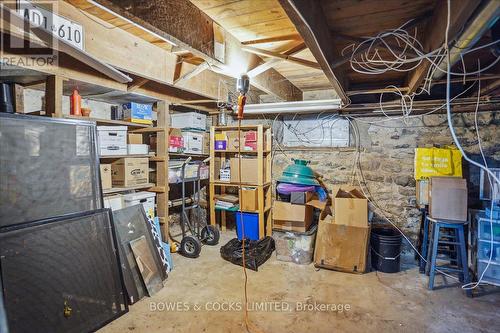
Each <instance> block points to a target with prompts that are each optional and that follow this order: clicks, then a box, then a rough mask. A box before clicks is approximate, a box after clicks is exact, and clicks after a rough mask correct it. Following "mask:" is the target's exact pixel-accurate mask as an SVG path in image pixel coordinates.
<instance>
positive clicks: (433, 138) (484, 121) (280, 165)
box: [246, 111, 500, 238]
mask: <svg viewBox="0 0 500 333" xmlns="http://www.w3.org/2000/svg"><path fill="white" fill-rule="evenodd" d="M387 120H388V119H387V118H384V117H380V118H374V117H370V118H368V117H365V118H358V120H357V121H355V123H356V124H357V127H358V129H359V135H360V145H361V153H360V166H361V171H362V174H363V176H364V180H363V178H362V177H360V176H359V172H358V177H357V178H356V180H354V184H356V185H357V184H358V179H359V180H360V182H361V183H362V184H363V185H364V186H365V188H366V189H367V191H368V194H369V197H370V199H371V200H373V201H375V202H376V203H377V204H378V205H379V206H380V207H381V208H382V209H383V210H384V213H385V214H386V216H387V217H389V218H390V219H391V220H392V221H393V222H394V223H396V224H397V225H398V226H399V227H400V228H402V229H403V230H404V231H405V232H406V233H407V234H408V235H409V236H410V237H412V238H414V237H416V235H417V233H418V230H419V223H420V219H421V216H420V212H419V210H418V209H417V207H416V188H415V186H416V183H415V180H414V177H413V175H414V156H415V148H416V147H433V146H436V147H439V146H446V145H451V144H452V143H453V141H452V138H451V134H450V131H449V128H448V124H447V120H446V115H428V116H422V117H416V118H411V119H409V120H408V121H407V122H403V121H402V120H399V119H398V120H389V121H387ZM246 122H247V123H253V124H255V123H266V121H264V120H260V119H259V120H246ZM453 122H454V127H455V129H456V134H457V135H458V137H459V138H460V140H461V143H462V146H463V147H464V149H465V150H466V152H467V153H468V155H470V156H471V157H472V158H473V159H474V160H476V161H482V158H481V157H480V155H479V147H478V140H477V137H476V130H475V125H474V114H473V113H467V114H456V115H454V118H453ZM268 123H270V122H268ZM478 125H479V126H478V127H479V133H480V137H481V141H482V146H483V150H484V153H485V155H486V156H487V161H488V164H489V166H490V167H495V166H496V167H499V166H500V129H499V125H500V112H498V111H496V112H484V113H479V114H478ZM275 126H276V124H275ZM275 132H279V128H278V129H276V130H275ZM284 144H285V145H286V143H284ZM285 154H286V155H285ZM292 158H295V159H305V160H310V161H311V164H310V165H311V167H312V168H313V169H314V171H316V172H317V173H319V174H321V175H322V176H323V181H324V183H325V184H326V186H327V187H328V189H329V190H331V188H332V186H333V185H336V184H346V183H351V182H353V177H352V174H353V165H354V161H355V158H356V150H355V149H345V148H342V149H340V148H337V149H335V148H334V149H332V150H331V151H325V150H324V149H323V150H313V149H310V150H304V151H293V150H288V149H287V148H286V147H285V148H284V152H281V151H280V150H278V149H276V150H275V153H274V157H273V179H274V180H276V179H278V178H279V176H280V175H281V173H282V172H283V169H284V168H285V167H286V166H287V165H288V164H290V163H291V159H292ZM463 165H464V177H465V178H467V179H468V186H469V206H470V207H478V206H479V205H480V204H481V203H480V202H479V200H478V198H479V194H478V193H479V169H478V168H477V167H473V166H470V167H469V163H467V162H465V161H464V164H463ZM374 221H375V222H384V219H383V217H382V216H381V215H380V214H378V213H376V214H375V216H374Z"/></svg>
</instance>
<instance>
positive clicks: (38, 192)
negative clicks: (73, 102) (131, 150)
mask: <svg viewBox="0 0 500 333" xmlns="http://www.w3.org/2000/svg"><path fill="white" fill-rule="evenodd" d="M96 150H97V149H96V126H95V124H94V123H91V122H87V121H77V120H74V121H73V120H60V119H51V118H48V117H40V116H24V115H6V114H2V113H0V170H1V173H2V176H1V177H0V226H6V225H14V224H19V223H25V222H28V221H35V220H40V219H46V218H50V217H53V216H61V215H65V214H72V213H77V212H84V211H89V210H95V209H100V208H102V207H103V206H102V199H101V184H100V178H99V170H98V162H99V160H98V155H97V151H96Z"/></svg>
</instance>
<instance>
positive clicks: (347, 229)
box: [273, 186, 370, 273]
mask: <svg viewBox="0 0 500 333" xmlns="http://www.w3.org/2000/svg"><path fill="white" fill-rule="evenodd" d="M332 192H333V197H332V198H328V199H327V200H326V201H323V202H322V201H320V200H318V199H317V197H316V196H315V195H313V193H307V192H297V193H295V194H293V195H291V196H290V202H282V201H275V203H274V209H273V228H274V230H275V234H274V237H275V239H276V240H277V244H276V253H277V257H278V258H285V259H284V260H286V261H293V262H296V263H308V262H307V261H306V260H305V259H304V256H303V254H304V252H303V251H304V249H306V248H307V247H310V248H311V260H312V259H313V258H312V251H313V249H314V265H315V266H316V267H323V268H328V269H334V270H338V271H343V272H351V273H363V272H365V271H366V269H367V255H368V246H369V239H370V225H369V223H368V200H367V199H366V197H365V196H364V195H363V193H362V192H361V190H360V189H359V188H357V187H353V186H342V187H336V188H334V189H333V191H332ZM314 209H316V210H318V211H319V218H318V226H317V234H316V238H315V240H314V237H311V236H313V235H310V231H311V230H315V228H316V227H315V226H314V220H315V218H314ZM283 231H286V232H288V233H287V234H286V237H283V236H282V235H281V232H283ZM282 239H283V240H286V241H285V242H282V243H283V244H281V240H282ZM291 241H292V242H293V244H294V245H293V247H294V248H290V244H291ZM306 242H307V244H305V243H306ZM280 244H281V245H280ZM281 260H283V259H281Z"/></svg>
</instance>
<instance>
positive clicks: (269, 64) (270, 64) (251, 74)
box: [247, 42, 306, 78]
mask: <svg viewBox="0 0 500 333" xmlns="http://www.w3.org/2000/svg"><path fill="white" fill-rule="evenodd" d="M305 49H306V44H305V43H303V42H302V43H300V44H298V45H294V46H293V47H291V48H290V49H288V50H286V51H285V52H283V54H284V55H287V56H293V55H296V54H297V53H300V52H302V51H303V50H305ZM282 61H283V59H281V58H269V59H266V60H265V61H264V63H263V64H260V65H258V66H257V67H254V68H252V69H251V70H249V71H248V72H247V75H248V76H249V77H250V78H252V77H254V76H257V75H259V74H260V73H263V72H265V71H267V70H268V69H269V68H272V67H273V66H275V65H277V64H279V63H281V62H282Z"/></svg>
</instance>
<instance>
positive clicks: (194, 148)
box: [182, 131, 205, 154]
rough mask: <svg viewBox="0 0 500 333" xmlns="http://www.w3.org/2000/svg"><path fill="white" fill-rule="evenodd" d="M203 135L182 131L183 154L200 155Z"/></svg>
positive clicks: (201, 133) (202, 133)
mask: <svg viewBox="0 0 500 333" xmlns="http://www.w3.org/2000/svg"><path fill="white" fill-rule="evenodd" d="M204 134H205V133H204V132H196V131H182V137H183V138H184V152H185V153H188V154H201V153H202V152H203V136H204Z"/></svg>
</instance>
